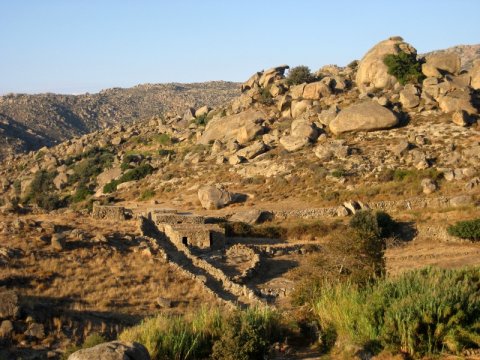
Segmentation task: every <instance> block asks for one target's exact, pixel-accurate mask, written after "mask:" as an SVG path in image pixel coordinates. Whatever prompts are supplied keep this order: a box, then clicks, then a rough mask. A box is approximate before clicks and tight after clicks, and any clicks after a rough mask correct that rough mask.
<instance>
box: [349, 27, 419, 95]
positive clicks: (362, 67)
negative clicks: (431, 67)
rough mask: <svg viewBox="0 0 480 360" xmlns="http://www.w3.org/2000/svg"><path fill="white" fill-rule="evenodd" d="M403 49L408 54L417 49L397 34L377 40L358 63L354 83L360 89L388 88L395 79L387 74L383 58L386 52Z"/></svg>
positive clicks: (390, 52)
mask: <svg viewBox="0 0 480 360" xmlns="http://www.w3.org/2000/svg"><path fill="white" fill-rule="evenodd" d="M400 51H404V52H406V53H408V54H416V53H417V50H415V48H414V47H413V46H411V45H410V44H408V43H406V42H404V41H403V39H402V38H401V37H399V36H395V37H391V38H389V39H388V40H384V41H381V42H379V43H378V44H377V45H375V46H374V47H373V48H371V49H370V50H369V51H368V52H367V53H366V54H365V56H364V57H363V59H362V60H361V61H360V63H359V65H358V70H357V76H356V79H355V81H356V83H357V86H358V87H359V88H360V90H361V91H365V90H366V89H367V88H376V89H389V88H393V86H394V85H395V84H396V83H397V79H396V78H395V77H394V76H392V75H389V74H388V72H387V71H388V69H387V66H386V65H385V64H384V63H383V60H384V58H385V56H386V55H388V54H398V53H399V52H400Z"/></svg>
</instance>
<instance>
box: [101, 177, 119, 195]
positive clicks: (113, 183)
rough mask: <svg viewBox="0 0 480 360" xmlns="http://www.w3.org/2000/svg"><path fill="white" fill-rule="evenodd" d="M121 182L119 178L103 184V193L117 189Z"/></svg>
mask: <svg viewBox="0 0 480 360" xmlns="http://www.w3.org/2000/svg"><path fill="white" fill-rule="evenodd" d="M118 184H120V183H119V182H118V180H112V181H110V182H109V183H107V184H105V185H104V186H103V193H104V194H110V193H112V192H114V191H117V186H118Z"/></svg>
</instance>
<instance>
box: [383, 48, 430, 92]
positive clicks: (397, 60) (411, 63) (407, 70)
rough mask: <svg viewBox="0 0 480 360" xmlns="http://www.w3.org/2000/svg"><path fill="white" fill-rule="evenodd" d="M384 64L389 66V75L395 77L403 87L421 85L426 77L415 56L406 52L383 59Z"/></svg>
mask: <svg viewBox="0 0 480 360" xmlns="http://www.w3.org/2000/svg"><path fill="white" fill-rule="evenodd" d="M383 63H384V64H385V65H387V68H388V73H389V74H390V75H393V76H395V78H396V79H397V80H398V82H399V83H400V84H402V85H405V84H407V83H415V84H416V83H419V82H420V81H422V80H423V78H424V77H425V76H424V75H423V74H422V69H421V64H420V62H419V61H418V60H417V57H416V56H415V54H407V53H406V52H404V51H400V52H399V53H398V54H396V55H395V54H388V55H386V56H385V58H384V59H383Z"/></svg>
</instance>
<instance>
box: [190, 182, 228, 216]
mask: <svg viewBox="0 0 480 360" xmlns="http://www.w3.org/2000/svg"><path fill="white" fill-rule="evenodd" d="M198 199H199V200H200V203H201V204H202V207H203V208H205V209H207V210H214V209H221V208H223V207H225V206H227V205H228V204H231V203H232V202H233V195H232V194H231V193H230V192H229V191H228V190H227V189H225V188H224V187H223V186H222V185H219V184H215V185H208V186H203V187H201V188H200V189H198Z"/></svg>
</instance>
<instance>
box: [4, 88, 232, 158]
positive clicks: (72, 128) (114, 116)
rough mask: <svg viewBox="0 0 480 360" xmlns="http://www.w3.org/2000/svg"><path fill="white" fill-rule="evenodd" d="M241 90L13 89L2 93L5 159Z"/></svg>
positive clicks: (211, 103) (211, 101) (210, 102)
mask: <svg viewBox="0 0 480 360" xmlns="http://www.w3.org/2000/svg"><path fill="white" fill-rule="evenodd" d="M236 95H238V84H236V83H232V82H223V81H213V82H207V83H196V84H175V83H172V84H144V85H138V86H135V87H132V88H127V89H122V88H113V89H107V90H103V91H101V92H99V93H96V94H88V93H87V94H83V95H61V94H50V93H48V94H38V95H25V94H9V95H5V96H2V97H0V134H1V135H2V136H1V138H0V145H1V150H0V159H1V158H3V157H5V155H8V154H15V153H18V152H25V151H31V150H38V149H39V148H41V147H43V146H52V145H54V144H58V143H60V142H62V141H65V140H67V139H70V138H72V137H75V136H80V135H83V134H87V133H89V132H92V131H95V130H99V129H105V128H107V127H109V126H112V125H115V124H117V125H118V124H130V123H132V122H134V121H137V120H145V119H149V118H151V117H154V116H161V115H164V114H166V113H169V112H170V113H174V114H183V112H184V111H185V110H186V109H187V108H189V107H199V106H200V105H208V106H211V107H215V106H219V105H221V104H223V103H225V102H227V101H229V100H231V99H232V98H233V97H234V96H236Z"/></svg>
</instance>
